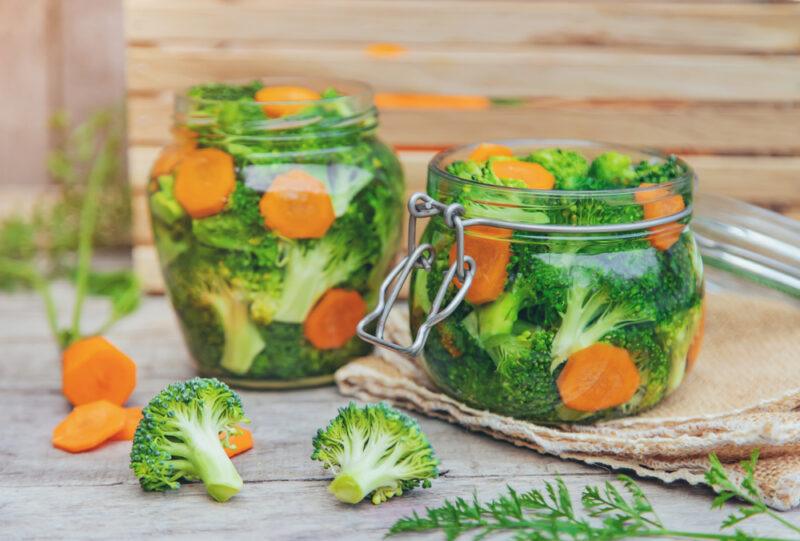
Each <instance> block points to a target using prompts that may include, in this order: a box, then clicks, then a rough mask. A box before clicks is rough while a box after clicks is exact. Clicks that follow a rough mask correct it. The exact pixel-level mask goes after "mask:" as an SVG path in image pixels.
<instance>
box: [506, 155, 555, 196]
mask: <svg viewBox="0 0 800 541" xmlns="http://www.w3.org/2000/svg"><path fill="white" fill-rule="evenodd" d="M492 171H493V172H494V174H495V175H497V176H498V177H499V178H502V179H514V180H521V181H522V182H524V183H525V185H526V186H527V187H528V188H529V189H531V190H552V189H553V186H555V185H556V177H554V176H553V174H552V173H551V172H550V171H548V170H547V169H545V168H544V167H542V166H541V165H539V164H538V163H530V162H523V161H521V160H497V161H496V162H494V163H492Z"/></svg>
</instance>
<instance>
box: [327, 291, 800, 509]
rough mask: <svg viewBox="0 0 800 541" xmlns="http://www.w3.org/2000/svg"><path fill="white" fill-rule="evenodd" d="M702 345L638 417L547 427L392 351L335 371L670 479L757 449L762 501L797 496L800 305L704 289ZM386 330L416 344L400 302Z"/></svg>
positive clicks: (796, 499)
mask: <svg viewBox="0 0 800 541" xmlns="http://www.w3.org/2000/svg"><path fill="white" fill-rule="evenodd" d="M707 303H708V305H707V308H708V313H707V318H708V319H707V328H706V335H705V340H704V345H703V351H702V353H701V355H700V358H699V359H698V362H697V364H696V366H695V369H694V371H692V372H691V373H690V374H688V376H687V379H686V380H685V381H684V382H683V384H682V385H681V387H680V388H679V389H678V390H677V391H676V392H675V393H673V394H672V395H671V396H670V397H669V398H667V399H666V400H665V401H664V402H662V403H661V404H660V405H659V406H657V407H656V408H654V409H652V410H650V411H649V412H646V413H644V414H642V415H639V416H637V417H632V418H628V419H621V420H615V421H607V422H604V423H599V424H596V425H585V426H584V425H562V426H541V425H536V424H533V423H530V422H526V421H520V420H517V419H512V418H510V417H504V416H502V415H496V414H493V413H490V412H488V411H480V410H476V409H473V408H470V407H468V406H466V405H464V404H462V403H460V402H458V401H457V400H455V399H452V398H450V397H448V396H446V395H444V394H442V393H441V392H440V391H439V390H437V389H436V387H435V386H434V385H433V384H432V383H431V381H430V380H429V379H428V377H427V375H426V374H425V372H424V370H423V369H422V368H421V367H420V366H419V365H418V364H417V363H416V362H414V361H410V360H408V359H405V358H402V357H400V356H398V355H394V354H392V353H388V352H379V353H377V354H376V356H372V357H365V358H362V359H358V360H356V361H354V362H352V363H350V364H348V365H347V366H345V367H343V368H341V369H339V371H338V372H337V373H336V382H337V384H338V386H339V390H340V391H341V392H342V393H343V394H346V395H351V396H355V397H358V398H360V399H362V400H366V401H377V400H386V401H388V402H390V403H392V404H395V405H397V406H400V407H403V408H406V409H410V410H415V411H418V412H421V413H424V414H426V415H429V416H431V417H437V418H440V419H444V420H446V421H449V422H451V423H455V424H459V425H461V426H463V427H465V428H467V429H469V430H474V431H478V432H484V433H486V434H489V435H490V436H492V437H494V438H497V439H501V440H506V441H510V442H512V443H514V444H515V445H518V446H521V447H528V448H530V449H533V450H536V451H538V452H540V453H548V454H552V455H556V456H559V457H563V458H569V459H575V460H580V461H582V462H586V463H588V464H598V465H603V466H607V467H610V468H614V469H625V470H632V471H634V472H635V473H637V474H638V475H641V476H644V477H655V478H658V479H661V480H663V481H666V482H672V481H676V480H683V481H687V482H689V483H691V484H699V483H703V482H704V479H703V473H704V472H705V470H706V469H707V467H708V461H707V456H708V454H709V453H711V452H714V453H717V455H719V457H720V458H721V459H722V460H723V461H724V462H725V463H726V467H729V470H730V471H731V473H732V475H733V477H734V478H735V477H737V476H738V475H741V470H740V469H739V466H738V464H737V462H738V461H739V460H741V459H745V458H747V457H748V456H749V455H750V453H751V451H752V450H753V449H756V448H758V449H760V450H761V453H760V456H761V458H760V460H759V464H758V469H757V472H756V474H757V475H756V476H757V479H758V481H759V484H760V486H761V489H762V492H763V494H764V498H765V501H766V502H767V503H768V504H769V505H770V506H772V507H774V508H776V509H781V510H786V509H790V508H792V507H796V506H798V505H800V356H798V354H797V352H798V351H800V310H798V308H797V307H796V306H791V305H789V304H786V303H783V302H780V301H771V300H765V299H761V298H754V297H747V296H739V295H733V294H729V293H726V294H718V295H709V296H708V298H707ZM387 335H388V336H390V337H391V338H392V339H393V340H395V341H399V342H400V343H409V342H410V337H409V333H408V316H407V313H405V312H404V311H402V310H400V309H397V310H395V312H394V313H393V314H392V318H391V319H390V322H389V325H388V326H387Z"/></svg>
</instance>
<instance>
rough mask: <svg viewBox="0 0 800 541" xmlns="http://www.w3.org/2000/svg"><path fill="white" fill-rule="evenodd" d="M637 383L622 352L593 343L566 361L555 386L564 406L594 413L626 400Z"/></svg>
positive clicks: (635, 372) (635, 371) (633, 367)
mask: <svg viewBox="0 0 800 541" xmlns="http://www.w3.org/2000/svg"><path fill="white" fill-rule="evenodd" d="M639 380H640V378H639V370H638V369H637V368H636V365H635V364H634V363H633V360H632V359H631V356H630V353H628V351H627V350H626V349H623V348H618V347H616V346H612V345H609V344H603V343H597V344H592V345H591V346H589V347H587V348H584V349H582V350H580V351H578V352H576V353H573V354H572V355H571V356H570V357H569V359H567V362H566V364H565V365H564V369H563V370H562V371H561V374H559V376H558V380H557V381H556V386H557V387H558V392H559V394H560V395H561V401H562V402H563V403H564V405H565V406H567V407H568V408H571V409H574V410H577V411H584V412H594V411H599V410H602V409H606V408H613V407H614V406H619V405H620V404H624V403H625V402H627V401H628V400H630V399H631V397H632V396H633V395H634V393H635V392H636V389H638V388H639Z"/></svg>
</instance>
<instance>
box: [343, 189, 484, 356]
mask: <svg viewBox="0 0 800 541" xmlns="http://www.w3.org/2000/svg"><path fill="white" fill-rule="evenodd" d="M408 212H409V214H410V218H409V220H408V255H407V256H406V257H404V258H403V259H402V260H401V261H400V263H398V264H397V265H396V266H395V267H394V268H393V269H392V271H391V272H390V273H389V275H388V276H387V277H386V280H384V281H383V283H382V284H381V288H380V290H379V292H378V304H377V306H376V307H375V309H374V310H373V311H372V312H370V313H369V314H367V315H366V317H364V319H362V320H361V321H359V323H358V326H357V327H356V332H357V334H358V336H359V337H360V338H361V339H362V340H364V341H366V342H369V343H371V344H374V345H376V346H381V347H385V348H387V349H390V350H392V351H395V352H397V353H400V354H401V355H406V356H408V357H416V356H417V355H418V354H419V352H420V351H422V347H423V346H424V345H425V340H426V339H427V338H428V334H429V333H430V331H431V328H432V327H433V326H434V325H436V324H437V323H439V322H441V321H442V320H443V319H445V318H446V317H447V316H449V315H450V314H452V313H453V312H454V311H455V309H456V308H458V305H459V304H461V301H462V300H464V296H465V295H466V294H467V291H469V287H470V286H471V285H472V279H473V278H474V277H475V260H474V259H472V258H471V257H470V256H465V255H464V226H463V223H462V220H461V215H462V214H463V212H464V209H463V207H461V205H458V204H452V205H444V204H442V203H440V202H438V201H436V200H435V199H433V198H432V197H430V196H429V195H427V194H423V193H415V194H414V195H412V196H411V198H410V199H409V201H408ZM438 214H442V215H444V219H445V224H447V225H448V227H451V228H453V229H455V232H456V260H455V261H454V262H453V264H452V265H450V268H448V270H447V272H446V273H445V275H444V278H443V280H442V283H441V284H440V285H439V290H438V291H437V292H436V296H435V297H434V299H433V302H432V303H431V309H430V311H429V313H428V317H427V318H426V319H425V321H424V322H423V323H422V325H420V327H419V329H418V330H417V335H416V337H414V341H413V342H412V343H411V345H408V346H402V345H400V344H396V343H394V342H392V341H390V340H387V339H386V338H384V334H385V331H386V322H387V320H388V319H389V314H390V313H391V311H392V308H394V304H395V302H397V297H398V296H399V295H400V290H401V289H402V288H403V285H404V284H405V282H406V280H408V277H409V276H410V275H411V272H412V271H413V270H414V269H415V268H417V269H420V270H421V271H422V272H430V270H431V268H432V267H433V261H434V259H435V257H436V251H435V250H434V248H433V246H432V245H430V244H420V245H417V244H416V221H417V218H431V217H433V216H436V215H438ZM456 277H458V279H459V281H461V287H460V288H459V290H458V292H457V293H456V295H455V297H453V299H452V300H451V301H450V302H449V303H448V304H447V306H445V307H444V309H442V307H441V306H442V302H444V297H445V295H446V294H447V289H448V288H449V286H450V283H451V282H452V281H453V279H454V278H456ZM390 288H391V289H390ZM387 293H388V295H387ZM376 320H377V324H376V326H375V332H374V334H371V333H369V332H368V331H367V327H368V326H371V325H372V323H374V322H375V321H376Z"/></svg>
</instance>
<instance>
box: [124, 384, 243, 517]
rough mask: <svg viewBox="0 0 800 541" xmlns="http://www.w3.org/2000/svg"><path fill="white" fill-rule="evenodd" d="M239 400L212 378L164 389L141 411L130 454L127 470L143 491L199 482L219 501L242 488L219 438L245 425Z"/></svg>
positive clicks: (161, 489) (225, 499) (172, 487)
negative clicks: (129, 463)
mask: <svg viewBox="0 0 800 541" xmlns="http://www.w3.org/2000/svg"><path fill="white" fill-rule="evenodd" d="M246 422H248V419H247V418H246V417H245V416H244V409H243V408H242V401H241V399H240V398H239V395H237V394H236V393H235V392H233V391H232V390H231V389H230V388H229V387H228V386H227V385H225V384H224V383H222V382H220V381H219V380H216V379H203V378H194V379H191V380H189V381H185V382H178V383H173V384H171V385H168V386H167V387H166V388H165V389H164V390H163V391H161V392H160V393H158V395H156V396H155V398H153V399H152V400H151V401H150V403H149V404H147V406H146V407H145V408H144V410H142V420H141V421H140V422H139V426H138V427H137V429H136V434H135V435H134V437H133V447H132V449H131V469H132V470H133V472H134V474H135V475H136V477H137V478H138V479H139V483H140V484H141V486H142V488H143V489H144V490H148V491H165V490H168V489H175V488H178V487H179V486H180V481H182V480H185V481H197V480H200V481H202V482H203V484H205V486H206V490H207V491H208V493H209V495H210V496H211V497H212V498H214V499H215V500H217V501H219V502H224V501H227V500H229V499H230V498H231V497H233V496H234V495H235V494H236V493H237V492H239V491H240V490H241V489H242V478H241V477H240V476H239V473H238V472H237V471H236V468H235V467H234V465H233V463H232V462H231V459H230V458H228V455H226V454H225V448H224V445H225V443H224V441H225V440H226V439H227V438H223V439H222V440H221V439H220V434H232V433H235V432H236V431H237V428H236V427H237V425H239V424H240V423H246Z"/></svg>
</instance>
